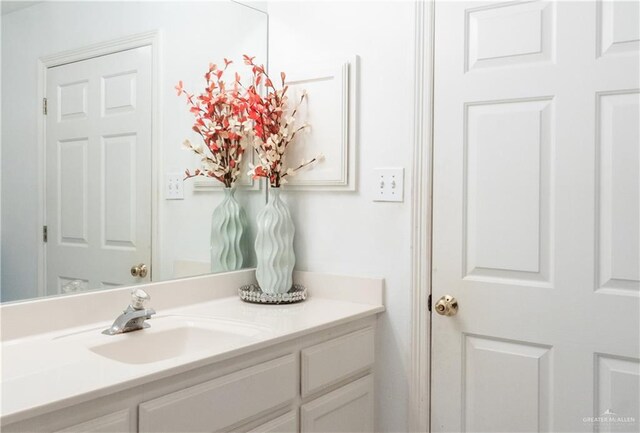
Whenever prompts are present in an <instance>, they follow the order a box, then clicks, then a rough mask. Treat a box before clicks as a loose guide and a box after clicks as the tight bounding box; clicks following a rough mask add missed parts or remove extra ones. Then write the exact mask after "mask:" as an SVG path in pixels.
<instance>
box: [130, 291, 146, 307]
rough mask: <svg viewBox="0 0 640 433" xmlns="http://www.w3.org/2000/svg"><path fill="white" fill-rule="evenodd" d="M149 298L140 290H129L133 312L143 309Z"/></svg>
mask: <svg viewBox="0 0 640 433" xmlns="http://www.w3.org/2000/svg"><path fill="white" fill-rule="evenodd" d="M150 299H151V296H149V294H148V293H147V292H145V291H144V290H142V289H133V290H131V307H132V308H133V309H134V310H142V309H144V304H145V302H147V301H149V300H150Z"/></svg>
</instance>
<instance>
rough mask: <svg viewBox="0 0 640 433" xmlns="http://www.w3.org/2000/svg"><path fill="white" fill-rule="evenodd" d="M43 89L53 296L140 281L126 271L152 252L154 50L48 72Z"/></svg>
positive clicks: (49, 281) (50, 291) (48, 256)
mask: <svg viewBox="0 0 640 433" xmlns="http://www.w3.org/2000/svg"><path fill="white" fill-rule="evenodd" d="M46 89H47V90H46V95H47V107H48V113H47V116H46V173H47V175H46V179H47V183H46V223H47V227H48V239H47V243H46V285H47V287H46V292H47V294H55V293H59V291H60V290H61V288H62V287H64V286H65V285H66V284H68V283H69V282H71V281H79V282H80V286H81V287H82V288H100V287H111V286H115V285H121V284H131V283H135V282H140V281H143V280H144V279H141V278H139V277H138V278H136V277H132V276H131V274H130V269H131V267H132V266H133V265H137V264H140V263H144V264H146V265H147V266H150V258H151V107H152V101H151V48H150V47H148V46H147V47H141V48H136V49H132V50H127V51H122V52H119V53H115V54H110V55H105V56H101V57H96V58H92V59H88V60H84V61H80V62H75V63H69V64H66V65H62V66H56V67H53V68H49V69H48V70H47V87H46ZM148 279H149V275H147V277H146V280H148Z"/></svg>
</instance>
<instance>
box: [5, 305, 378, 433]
mask: <svg viewBox="0 0 640 433" xmlns="http://www.w3.org/2000/svg"><path fill="white" fill-rule="evenodd" d="M382 311H384V307H383V306H382V305H381V304H379V305H376V304H366V303H358V302H353V301H352V300H344V299H342V300H338V299H330V298H323V297H311V298H309V299H308V300H307V301H305V302H302V303H299V304H293V305H255V304H248V303H244V302H242V301H240V300H239V299H238V298H237V296H232V297H223V298H218V299H214V300H210V301H206V302H200V303H196V304H192V305H186V306H181V307H176V308H170V309H165V310H158V312H157V315H156V316H154V317H153V318H152V319H151V320H149V321H148V322H149V324H150V325H151V328H149V329H145V330H142V331H135V332H132V333H129V334H121V335H116V336H107V335H102V334H101V331H102V330H103V329H105V328H107V327H108V326H110V325H111V322H112V321H111V320H110V321H100V322H95V323H91V324H84V325H82V326H80V327H75V328H65V329H58V330H56V331H54V332H50V333H44V334H43V333H40V334H36V335H30V336H26V337H23V338H16V339H13V340H9V341H4V342H3V343H2V352H1V353H2V381H1V382H0V386H1V392H2V402H1V404H0V419H1V421H2V424H5V425H6V424H10V423H13V422H17V421H21V420H24V419H27V418H30V417H33V416H37V415H40V414H43V413H46V412H49V411H53V410H57V409H61V408H63V407H67V406H70V405H73V404H76V403H79V402H84V401H87V400H88V399H93V398H97V397H101V396H104V395H108V394H111V393H113V392H117V391H121V390H124V389H127V388H131V387H134V386H138V385H141V384H144V383H147V382H150V381H154V380H157V379H160V378H163V377H167V376H171V375H175V374H178V373H181V372H184V371H187V370H191V369H194V368H198V367H201V366H204V365H207V364H211V363H213V362H217V361H221V360H224V359H228V358H231V357H234V356H237V355H240V354H244V353H247V352H250V351H254V350H257V349H260V348H263V347H266V346H269V345H273V344H276V343H279V342H282V341H286V340H290V339H293V338H296V337H299V336H302V335H305V334H309V333H311V332H315V331H319V330H322V329H325V328H328V327H332V326H336V325H339V324H342V323H346V322H350V321H354V320H357V319H360V318H363V317H366V316H371V315H374V314H377V313H379V312H382ZM117 314H118V311H115V312H114V315H113V316H114V318H115V317H116V316H117ZM169 316H189V317H200V318H203V319H204V320H206V319H207V318H209V319H216V320H219V321H223V322H226V323H227V324H232V325H233V324H234V323H237V325H238V326H239V327H246V328H247V329H249V330H250V333H251V338H250V339H249V340H247V339H239V340H240V341H237V342H234V341H231V342H229V341H226V342H225V344H224V345H222V346H212V347H205V348H203V349H202V350H198V351H196V352H192V353H189V354H188V355H184V356H180V357H176V358H170V359H165V360H161V361H157V362H150V363H144V364H126V363H122V362H119V361H115V360H112V359H109V358H106V357H103V356H100V355H98V354H96V353H94V352H92V351H91V350H89V349H88V348H87V346H86V342H87V338H89V339H90V340H91V343H92V344H101V343H107V342H111V341H115V339H118V338H120V339H122V338H135V335H134V334H137V333H139V332H153V329H154V321H155V323H156V327H157V329H159V328H160V327H161V326H162V323H163V318H165V320H166V318H167V317H169ZM40 320H43V318H40Z"/></svg>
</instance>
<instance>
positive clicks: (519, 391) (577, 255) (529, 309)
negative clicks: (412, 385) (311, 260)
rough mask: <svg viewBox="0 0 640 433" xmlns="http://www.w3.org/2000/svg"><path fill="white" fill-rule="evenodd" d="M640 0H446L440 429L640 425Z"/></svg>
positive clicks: (440, 133)
mask: <svg viewBox="0 0 640 433" xmlns="http://www.w3.org/2000/svg"><path fill="white" fill-rule="evenodd" d="M638 5H639V3H638V2H637V1H635V2H597V3H596V2H557V3H549V2H537V1H534V2H508V3H495V2H492V3H480V2H466V3H462V2H438V3H436V7H435V93H434V95H435V107H434V116H435V117H434V128H435V130H434V131H435V132H434V202H433V209H434V220H433V282H432V283H433V284H432V290H433V300H434V303H435V302H437V300H438V299H439V298H440V297H441V296H443V295H445V294H450V295H452V296H454V297H455V298H457V300H458V302H459V311H458V313H457V315H455V316H452V317H447V316H442V315H438V314H435V313H434V314H433V318H432V378H431V384H432V390H431V405H432V406H431V410H432V412H431V420H432V430H433V431H435V432H440V431H449V432H462V431H467V432H498V431H499V432H519V431H545V432H592V431H639V430H640V424H639V422H640V396H639V393H640V363H639V362H640V361H639V358H640V355H639V352H640V341H639V340H640V321H639V317H640V314H639V311H640V177H639V175H638V173H639V171H640V152H639V148H640V134H639V128H640V126H639V124H640V120H639V119H640V112H639V107H640V93H639V91H640V90H639V88H640V75H639V74H640V69H639V61H640V57H639V53H640V23H639V14H640V8H639V7H638ZM613 414H615V415H613ZM597 417H601V418H606V419H605V420H603V421H602V422H598V420H594V419H593V418H597ZM633 420H635V421H633Z"/></svg>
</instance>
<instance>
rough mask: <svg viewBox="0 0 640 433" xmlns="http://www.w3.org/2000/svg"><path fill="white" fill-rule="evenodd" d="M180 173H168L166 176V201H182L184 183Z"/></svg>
mask: <svg viewBox="0 0 640 433" xmlns="http://www.w3.org/2000/svg"><path fill="white" fill-rule="evenodd" d="M182 177H183V174H181V173H168V174H167V175H166V182H165V185H166V190H165V194H164V195H165V198H166V199H167V200H184V181H183V180H182Z"/></svg>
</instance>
